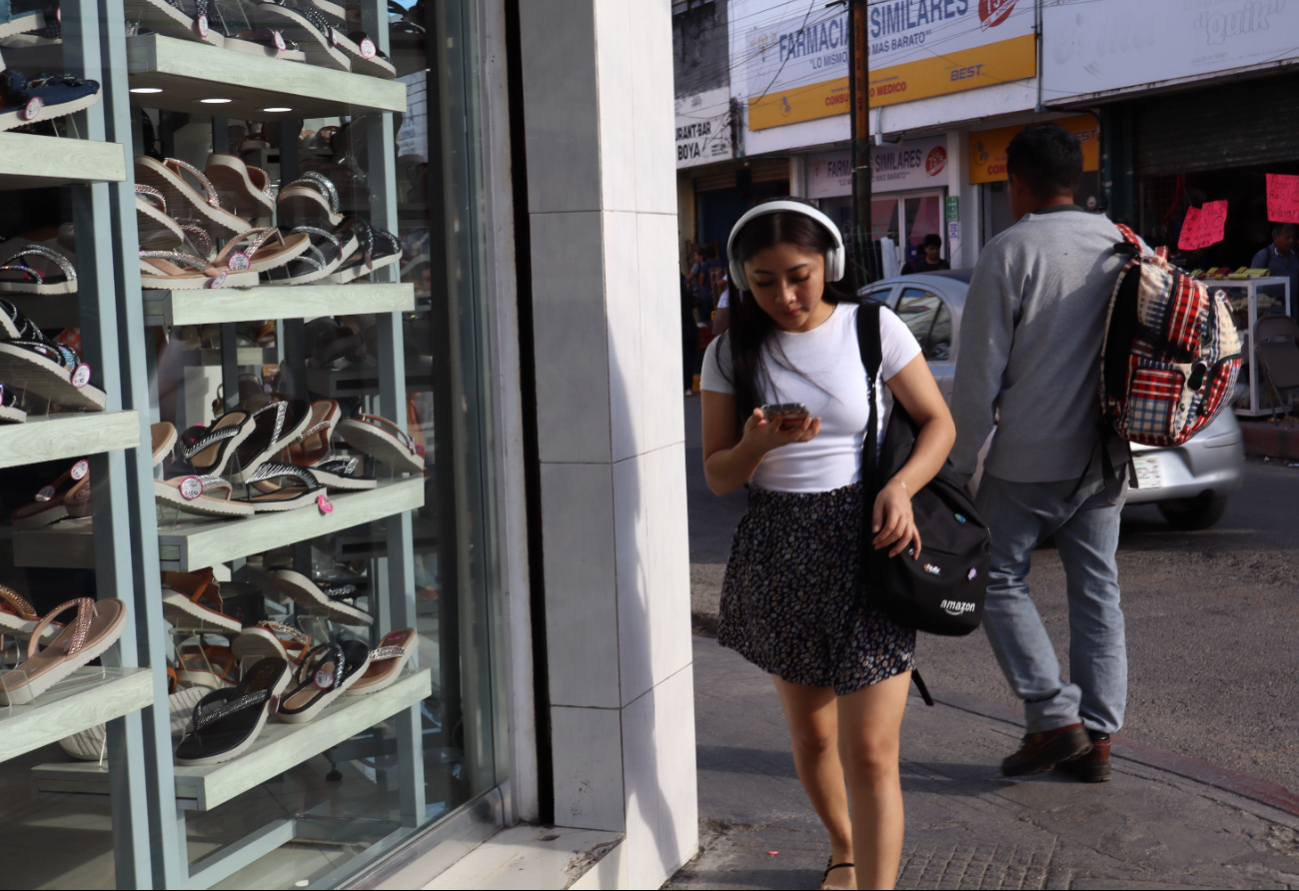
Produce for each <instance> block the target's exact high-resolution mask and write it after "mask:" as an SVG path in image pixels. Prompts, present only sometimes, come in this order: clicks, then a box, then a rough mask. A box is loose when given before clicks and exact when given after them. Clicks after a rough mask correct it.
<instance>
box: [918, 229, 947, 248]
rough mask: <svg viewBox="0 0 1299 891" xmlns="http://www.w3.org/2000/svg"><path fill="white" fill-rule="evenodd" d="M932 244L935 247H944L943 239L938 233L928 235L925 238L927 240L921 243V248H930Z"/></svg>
mask: <svg viewBox="0 0 1299 891" xmlns="http://www.w3.org/2000/svg"><path fill="white" fill-rule="evenodd" d="M931 244H932V245H933V246H934V247H939V248H940V247H942V246H943V237H942V236H941V235H939V234H938V233H937V232H930V233H929V234H928V235H926V236H925V240H924V241H922V242H920V246H921V247H929V246H930V245H931Z"/></svg>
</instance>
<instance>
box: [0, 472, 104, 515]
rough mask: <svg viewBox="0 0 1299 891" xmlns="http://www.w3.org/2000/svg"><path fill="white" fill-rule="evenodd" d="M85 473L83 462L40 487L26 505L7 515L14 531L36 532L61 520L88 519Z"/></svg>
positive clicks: (88, 493) (88, 491)
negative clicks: (76, 517)
mask: <svg viewBox="0 0 1299 891" xmlns="http://www.w3.org/2000/svg"><path fill="white" fill-rule="evenodd" d="M89 470H90V468H89V465H88V464H87V463H86V462H85V461H78V462H77V463H76V464H73V465H72V466H71V467H70V468H68V469H67V470H65V471H63V474H62V475H61V476H60V477H59V478H58V479H56V480H55V481H54V482H52V483H50V484H49V485H48V486H42V487H41V490H40V491H39V492H37V493H36V497H35V498H34V499H33V500H32V502H31V503H30V504H24V505H23V506H22V507H20V508H18V509H17V510H15V511H14V512H13V513H11V514H10V515H9V522H10V524H11V525H12V526H13V527H14V528H15V529H40V528H41V527H42V526H48V525H50V524H51V523H57V522H58V521H59V520H62V519H64V518H65V517H75V516H83V517H84V516H87V515H89V513H90V473H89ZM82 493H85V494H84V495H83V494H82Z"/></svg>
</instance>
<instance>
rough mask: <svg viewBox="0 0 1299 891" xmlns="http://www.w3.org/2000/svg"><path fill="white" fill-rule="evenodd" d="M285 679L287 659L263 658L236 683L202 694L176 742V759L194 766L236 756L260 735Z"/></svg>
mask: <svg viewBox="0 0 1299 891" xmlns="http://www.w3.org/2000/svg"><path fill="white" fill-rule="evenodd" d="M289 679H290V672H289V663H287V662H285V661H284V660H283V659H278V658H270V659H263V660H262V661H260V662H258V663H257V664H256V665H254V666H252V668H250V669H249V670H248V673H247V674H245V675H244V679H243V680H242V681H240V682H239V683H238V684H237V685H236V686H234V687H230V688H229V689H225V690H214V691H212V692H211V693H209V694H207V695H206V696H204V697H203V698H202V699H201V700H199V703H198V705H196V706H195V707H194V714H193V716H192V717H191V718H190V721H189V724H188V726H187V727H186V728H185V735H184V737H182V739H181V741H180V745H178V746H176V763H177V764H181V765H186V766H198V765H205V764H220V763H222V762H224V761H230V760H233V759H235V758H238V757H239V756H240V755H242V754H243V753H244V752H246V751H247V750H248V749H249V747H250V746H252V744H253V743H254V742H256V741H257V737H258V736H259V735H261V732H262V728H263V727H265V726H266V721H267V719H268V718H269V717H270V716H271V715H272V714H274V713H275V711H276V709H277V708H278V707H279V704H280V694H281V693H283V692H284V688H285V687H287V686H288V684H289Z"/></svg>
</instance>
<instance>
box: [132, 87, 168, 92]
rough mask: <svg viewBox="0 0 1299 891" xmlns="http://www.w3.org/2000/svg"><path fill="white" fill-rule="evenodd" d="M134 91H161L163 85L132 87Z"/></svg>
mask: <svg viewBox="0 0 1299 891" xmlns="http://www.w3.org/2000/svg"><path fill="white" fill-rule="evenodd" d="M131 92H132V93H161V92H162V87H131Z"/></svg>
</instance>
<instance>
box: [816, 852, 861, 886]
mask: <svg viewBox="0 0 1299 891" xmlns="http://www.w3.org/2000/svg"><path fill="white" fill-rule="evenodd" d="M825 863H826V866H825V872H823V873H821V884H822V885H824V884H825V883H826V882H827V881H828V880H829V878H830V873H832V872H834V871H835V870H836V869H855V868H856V867H857V864H856V863H835V862H834V858H833V857H831V858H830V859H829V860H827V861H826V862H825Z"/></svg>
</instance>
